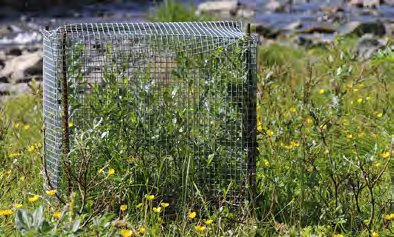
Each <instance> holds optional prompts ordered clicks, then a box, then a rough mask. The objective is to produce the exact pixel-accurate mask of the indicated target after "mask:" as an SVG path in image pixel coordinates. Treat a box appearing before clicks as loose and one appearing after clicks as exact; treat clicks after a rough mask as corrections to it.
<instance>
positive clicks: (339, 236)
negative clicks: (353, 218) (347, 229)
mask: <svg viewBox="0 0 394 237" xmlns="http://www.w3.org/2000/svg"><path fill="white" fill-rule="evenodd" d="M332 237H344V236H343V235H341V234H336V235H333V236H332Z"/></svg>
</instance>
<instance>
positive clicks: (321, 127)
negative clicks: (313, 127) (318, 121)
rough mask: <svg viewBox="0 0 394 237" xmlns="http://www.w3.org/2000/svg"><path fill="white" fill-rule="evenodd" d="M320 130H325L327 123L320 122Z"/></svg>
mask: <svg viewBox="0 0 394 237" xmlns="http://www.w3.org/2000/svg"><path fill="white" fill-rule="evenodd" d="M319 127H320V129H321V130H323V131H324V130H326V129H327V124H322V125H320V126H319Z"/></svg>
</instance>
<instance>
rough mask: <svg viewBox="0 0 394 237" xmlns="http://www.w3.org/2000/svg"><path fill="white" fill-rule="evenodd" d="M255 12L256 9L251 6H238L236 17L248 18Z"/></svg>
mask: <svg viewBox="0 0 394 237" xmlns="http://www.w3.org/2000/svg"><path fill="white" fill-rule="evenodd" d="M255 14H256V10H254V9H251V8H246V7H244V8H240V9H238V11H237V17H240V18H246V19H249V18H252V17H254V15H255Z"/></svg>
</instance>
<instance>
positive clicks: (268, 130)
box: [267, 129, 274, 137]
mask: <svg viewBox="0 0 394 237" xmlns="http://www.w3.org/2000/svg"><path fill="white" fill-rule="evenodd" d="M272 135H274V132H273V131H272V130H271V129H267V136H269V137H270V136H272Z"/></svg>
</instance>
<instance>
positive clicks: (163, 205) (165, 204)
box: [160, 202, 170, 208]
mask: <svg viewBox="0 0 394 237" xmlns="http://www.w3.org/2000/svg"><path fill="white" fill-rule="evenodd" d="M160 205H161V206H162V207H164V208H166V207H168V206H169V205H170V204H169V203H168V202H162V203H160Z"/></svg>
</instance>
